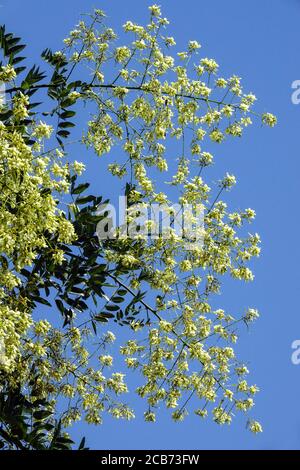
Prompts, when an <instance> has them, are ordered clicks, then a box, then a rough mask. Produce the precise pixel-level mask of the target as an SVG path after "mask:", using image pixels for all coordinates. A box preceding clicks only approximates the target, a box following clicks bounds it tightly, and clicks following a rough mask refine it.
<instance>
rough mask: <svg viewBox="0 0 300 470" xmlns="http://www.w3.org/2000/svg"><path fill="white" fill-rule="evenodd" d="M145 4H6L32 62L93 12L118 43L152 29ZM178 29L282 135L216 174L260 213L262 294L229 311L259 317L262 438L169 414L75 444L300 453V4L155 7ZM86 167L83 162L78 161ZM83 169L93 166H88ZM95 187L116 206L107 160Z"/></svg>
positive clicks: (104, 430) (259, 137) (257, 285)
mask: <svg viewBox="0 0 300 470" xmlns="http://www.w3.org/2000/svg"><path fill="white" fill-rule="evenodd" d="M151 3H152V2H146V1H141V0H126V1H107V0H103V1H96V0H95V1H90V0H72V1H66V0H52V1H51V2H48V1H47V2H46V1H42V0H27V1H26V2H25V1H24V0H1V1H0V16H1V23H5V24H6V25H7V28H8V29H9V30H10V31H14V32H15V33H16V34H18V35H20V36H21V37H22V38H23V40H24V41H25V42H26V43H27V44H28V45H29V46H28V49H27V57H30V59H32V62H39V54H40V52H41V51H42V50H43V49H45V48H46V47H50V48H52V49H53V50H56V49H59V48H60V47H61V41H62V39H63V38H64V37H66V36H67V34H68V32H69V31H70V30H71V29H72V28H73V26H74V24H75V23H76V22H77V20H78V19H79V15H80V13H83V12H88V11H90V10H92V9H93V8H94V7H96V8H102V9H104V10H105V11H106V12H107V14H108V16H109V21H110V23H111V25H112V27H114V28H115V29H116V30H117V31H118V30H120V27H121V25H122V24H123V23H124V22H125V21H126V20H128V19H131V20H133V21H137V22H145V21H146V20H147V17H148V16H147V7H148V6H149V5H150V4H151ZM158 3H159V4H160V5H161V6H162V8H163V11H164V14H165V16H167V17H168V18H169V20H170V21H171V25H170V34H171V35H173V36H174V37H175V38H176V41H177V44H178V45H179V48H181V49H182V50H184V47H185V45H186V43H187V41H188V40H190V39H195V40H198V41H199V42H200V43H201V44H202V47H203V48H202V51H201V52H202V53H203V54H204V55H205V56H207V57H213V58H215V59H216V60H217V62H218V63H219V64H220V68H221V70H222V73H223V75H224V76H229V75H230V74H233V73H235V74H237V75H239V76H241V77H243V83H244V86H245V89H246V90H249V91H253V92H254V93H255V94H256V95H257V96H258V98H259V101H258V103H257V109H258V110H260V111H261V112H265V111H270V112H273V113H275V114H276V115H277V117H278V126H277V127H276V128H275V130H270V129H267V128H261V126H260V124H259V123H258V124H257V125H254V126H253V127H252V129H250V130H249V131H248V132H246V134H245V136H244V138H243V139H241V140H239V139H238V140H235V141H233V142H230V143H228V144H226V145H224V146H221V147H220V150H218V152H219V157H218V162H217V170H218V172H219V174H220V175H222V174H223V173H224V171H228V172H230V173H234V174H235V175H236V177H237V180H238V185H237V187H236V188H235V190H234V192H232V193H231V195H230V201H231V203H232V204H236V206H237V207H253V208H254V209H255V210H256V212H257V219H256V222H255V226H254V229H255V231H257V232H258V233H260V235H261V238H262V242H263V252H262V256H261V258H260V259H259V261H258V262H256V263H255V267H254V271H255V275H256V278H255V282H254V283H253V284H252V285H249V284H247V285H246V286H242V285H236V283H235V284H234V285H233V284H230V285H228V286H226V289H224V290H223V295H222V297H221V299H220V304H222V306H224V307H225V308H226V309H228V310H229V311H232V312H234V311H235V309H240V308H243V307H245V306H248V305H255V306H257V307H258V309H259V310H260V312H261V318H260V320H259V321H258V322H257V323H256V325H255V327H254V328H253V329H252V330H251V332H250V333H247V332H246V331H244V332H243V334H242V335H241V339H240V341H241V345H240V346H239V351H240V355H241V356H243V358H244V359H245V360H247V361H248V363H249V367H250V369H251V371H252V373H251V379H252V382H254V383H257V384H258V385H259V386H260V388H261V393H260V394H259V395H258V396H257V400H256V406H255V410H254V412H253V414H254V415H255V416H256V417H258V418H259V419H260V420H261V421H262V423H263V426H264V433H263V434H262V435H259V436H253V435H252V434H250V433H249V432H248V431H247V430H246V429H245V419H244V418H243V417H242V418H237V419H236V420H235V421H234V423H233V424H232V426H231V427H230V428H228V427H226V428H225V427H224V428H220V427H218V426H217V425H216V424H214V423H213V422H210V421H207V422H201V421H199V419H197V417H194V416H192V414H191V415H190V416H189V417H188V418H187V419H186V420H185V421H184V422H183V423H180V424H175V423H173V422H172V421H171V420H170V418H169V416H168V415H167V414H166V413H164V412H162V414H161V417H160V418H159V420H158V421H157V423H156V424H155V425H151V424H147V423H144V422H143V419H142V409H143V407H142V406H141V405H140V404H138V405H137V409H138V411H139V410H140V415H141V416H139V417H137V418H136V420H135V421H133V422H130V423H124V422H116V421H113V420H112V419H110V418H107V419H106V420H105V422H104V424H103V425H102V426H101V427H98V428H95V427H89V426H87V425H84V424H82V425H80V426H78V427H77V428H76V429H75V430H74V433H73V435H74V437H75V438H76V439H77V438H79V437H80V436H81V435H83V434H85V435H86V436H87V440H88V443H89V444H90V446H91V447H92V448H95V449H117V448H119V449H133V448H135V449H233V448H234V449H299V448H300V406H299V405H298V403H299V396H300V394H299V391H300V365H299V366H296V365H293V364H292V362H291V354H292V349H291V343H292V342H293V341H294V340H295V339H300V308H299V268H298V267H299V265H300V247H299V242H298V237H299V226H300V223H299V220H300V219H299V216H300V211H299V178H300V176H299V175H300V158H299V154H300V152H299V138H298V136H299V131H300V105H298V106H297V105H294V104H292V102H291V93H292V89H291V84H292V82H293V81H294V80H297V79H300V54H299V44H300V29H299V21H300V1H298V0H264V1H261V0H251V2H241V1H240V0H227V1H226V2H224V1H223V0H210V1H208V0H205V1H204V0H185V1H184V2H175V1H171V0H160V1H159V2H158ZM76 157H77V158H78V159H80V157H82V155H76ZM83 158H84V157H83ZM86 178H87V179H88V178H90V179H91V180H92V183H93V187H94V188H95V189H97V188H98V189H99V185H100V184H101V186H100V187H101V192H102V193H103V194H105V196H110V192H111V187H109V184H108V183H105V182H103V180H102V179H101V169H100V166H99V160H97V159H96V157H93V158H91V159H90V161H89V162H88V170H87V174H86Z"/></svg>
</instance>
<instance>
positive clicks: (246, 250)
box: [0, 5, 276, 449]
mask: <svg viewBox="0 0 300 470" xmlns="http://www.w3.org/2000/svg"><path fill="white" fill-rule="evenodd" d="M149 11H150V19H149V22H148V23H147V24H146V25H145V26H142V25H138V24H136V23H134V22H132V21H127V22H126V23H125V24H124V25H123V32H124V34H126V37H127V41H126V42H125V44H124V43H123V42H121V40H120V39H118V37H117V35H116V33H115V32H114V31H113V30H112V29H111V28H110V27H109V26H107V22H106V18H105V14H104V13H103V12H102V11H101V10H95V11H94V12H93V13H92V14H91V15H89V16H85V17H84V19H83V20H81V21H80V22H79V23H78V25H77V26H76V28H75V29H74V30H73V31H71V32H70V34H69V37H68V38H66V39H65V40H64V46H63V47H62V49H61V50H60V51H56V52H53V51H51V50H50V49H47V50H45V51H43V52H42V53H41V57H42V59H43V61H44V66H42V65H41V64H39V66H36V65H32V66H31V67H27V66H25V65H23V64H25V63H26V64H27V61H25V57H23V55H21V54H23V50H24V49H25V46H24V45H23V44H22V43H21V39H20V38H18V37H16V36H15V35H14V34H12V33H8V32H7V31H6V29H5V27H4V26H3V27H1V29H0V48H1V51H2V61H1V64H0V65H1V66H0V81H1V83H2V84H4V85H5V92H4V94H3V95H2V103H1V108H0V185H1V192H0V221H1V223H0V247H1V249H0V252H1V256H0V283H1V288H0V387H1V388H0V436H1V440H0V443H1V446H2V447H3V448H17V449H22V448H24V449H44V448H45V449H64V448H70V447H71V446H72V445H73V442H72V440H71V439H70V437H69V436H68V434H66V429H67V428H68V427H70V426H72V424H73V423H74V422H76V421H78V420H80V419H84V420H86V421H87V422H88V423H92V424H101V423H102V420H103V419H104V416H105V414H106V413H110V414H111V415H112V416H114V417H115V418H118V419H119V418H123V419H132V418H134V416H135V415H134V413H135V411H134V409H132V407H131V406H129V405H128V404H127V401H126V400H127V399H126V393H127V392H128V391H129V389H128V383H127V381H126V370H127V369H129V370H130V371H131V372H130V373H132V372H134V373H135V374H136V376H137V377H138V380H139V386H138V388H137V390H136V391H134V390H130V393H137V394H138V395H139V396H140V397H142V398H144V400H145V412H144V417H145V420H146V421H150V422H154V421H155V420H156V415H157V413H159V409H160V407H162V406H166V407H167V408H169V409H170V411H171V416H172V418H173V419H174V420H175V421H181V420H183V419H184V418H185V416H186V415H187V414H188V412H192V413H196V415H198V416H199V419H200V418H204V417H206V416H207V415H210V416H211V417H212V418H213V420H214V421H215V422H216V423H218V424H230V423H231V421H232V418H233V416H234V414H235V413H236V412H237V411H240V412H244V413H246V415H247V422H248V427H249V429H250V430H251V431H252V432H254V433H257V432H261V431H262V427H261V424H260V423H259V422H258V421H256V420H255V419H254V418H253V417H252V411H251V409H252V407H253V405H254V395H255V394H256V392H257V391H258V387H257V386H256V385H254V384H251V383H248V380H247V378H246V376H247V374H248V372H249V371H248V368H247V366H246V365H245V363H244V362H243V361H242V360H241V359H240V358H239V357H237V356H236V353H235V348H234V344H235V343H236V342H237V340H238V335H239V333H238V332H239V330H240V328H239V327H242V326H243V325H245V326H246V327H249V326H250V324H251V323H252V322H253V321H254V320H256V319H257V317H258V316H259V314H258V311H257V310H256V309H255V308H254V307H249V306H248V305H247V304H246V305H245V308H244V311H242V312H238V313H236V314H234V315H233V314H232V313H228V312H225V311H224V309H222V308H221V307H222V306H220V305H218V306H216V305H217V304H218V303H219V298H218V299H217V300H216V294H220V293H221V284H222V279H224V278H226V277H228V276H231V277H232V278H234V279H236V280H237V281H252V280H253V278H254V276H253V273H252V270H251V269H250V267H249V262H250V260H251V259H252V258H253V257H257V256H259V253H260V247H259V244H260V238H259V235H258V234H257V233H255V232H254V233H248V231H247V230H248V224H249V223H250V222H252V221H253V219H254V218H255V211H254V210H253V209H250V208H246V209H243V210H234V209H233V210H232V209H230V208H228V205H227V203H225V202H224V201H223V200H222V196H223V194H224V193H225V192H226V191H229V190H230V189H231V188H232V187H233V186H234V185H235V183H236V179H235V177H234V175H231V174H228V173H226V174H225V175H220V179H219V181H218V182H217V183H212V184H211V182H210V180H209V167H210V166H211V165H213V164H214V163H215V164H216V165H217V159H215V158H214V156H213V149H214V146H215V147H217V148H218V149H219V147H218V146H219V145H221V144H222V143H223V142H224V141H225V140H226V139H227V138H236V137H239V138H240V137H242V134H243V132H244V129H245V128H246V127H248V126H249V125H251V124H252V119H254V120H258V121H259V122H261V123H262V124H265V125H268V126H270V127H273V126H274V125H275V124H276V118H275V116H273V115H272V114H270V113H263V114H259V113H257V112H255V111H254V110H253V106H254V104H255V101H256V97H255V95H254V94H253V93H245V92H244V90H243V88H242V84H241V79H240V78H239V77H238V76H236V75H233V76H231V77H229V78H223V76H222V75H220V73H219V66H218V64H217V62H216V61H215V60H214V59H211V58H206V57H203V58H201V57H200V55H199V53H200V49H201V46H200V44H199V43H198V42H197V41H195V40H191V41H189V42H188V44H187V47H186V50H185V51H183V52H177V53H176V52H175V53H174V52H173V50H174V48H176V42H175V40H174V38H173V37H171V36H168V20H167V19H166V18H164V17H163V15H162V13H161V11H160V8H159V7H158V6H157V5H153V6H151V7H150V8H149ZM124 34H123V36H124ZM123 36H122V37H123ZM4 95H5V99H4ZM83 123H84V124H83ZM79 145H81V147H79V148H80V153H81V154H82V153H83V152H87V154H88V158H93V156H90V154H91V153H94V154H96V155H97V156H99V157H101V159H103V161H105V160H107V161H108V165H107V170H103V167H102V174H101V173H99V180H100V179H101V178H104V177H105V176H104V175H105V171H108V172H110V173H111V174H112V175H113V176H115V177H116V183H115V185H116V186H115V188H116V191H119V194H120V195H124V196H126V199H127V203H128V221H129V222H132V223H133V222H134V220H135V218H136V216H138V215H140V211H141V210H142V208H145V210H147V208H149V207H152V206H153V205H158V207H163V208H164V211H166V213H167V214H168V215H169V217H170V220H173V221H174V217H175V214H174V209H173V207H174V206H173V205H172V200H174V198H175V197H176V199H177V202H178V204H179V206H180V207H184V206H185V205H189V207H191V208H192V209H193V210H194V212H193V213H191V214H190V219H191V220H190V222H191V223H192V224H196V222H197V220H196V219H197V217H198V216H197V215H195V214H197V208H199V207H201V210H202V212H203V214H204V215H203V222H204V223H203V227H202V228H201V230H202V231H201V236H202V243H201V244H199V245H197V244H195V246H193V247H192V249H191V246H190V245H191V244H190V243H187V241H189V242H191V240H190V239H189V238H190V235H191V234H185V235H186V236H182V234H181V235H178V233H177V232H176V230H175V229H174V226H173V225H172V224H171V225H170V226H169V227H167V228H166V227H165V230H164V231H162V232H161V231H159V224H155V222H153V220H149V221H148V222H147V223H146V232H147V235H150V236H147V237H145V236H143V235H142V233H140V234H137V235H136V236H134V237H133V236H122V233H121V228H118V229H117V230H116V232H115V236H114V237H107V238H106V239H100V238H99V237H98V236H97V226H98V224H99V223H104V224H106V218H107V215H108V214H107V211H106V212H105V207H108V206H107V205H108V203H109V201H108V199H107V195H105V194H96V195H94V194H90V191H89V183H87V182H85V181H84V180H83V176H82V174H83V173H84V169H85V165H84V164H83V163H82V162H79V161H76V160H75V159H74V154H75V155H77V154H78V146H79ZM91 151H92V152H91ZM218 151H219V150H218ZM94 158H96V156H94ZM224 158H225V157H224ZM86 160H87V159H86V158H85V161H86ZM160 174H162V176H159V175H160ZM206 175H207V176H206ZM208 183H209V184H208ZM137 204H138V207H139V209H138V210H136V207H137V206H136V205H137ZM100 205H101V206H102V207H104V209H103V210H102V212H100V213H99V206H100ZM234 205H235V206H236V205H237V204H236V203H235V204H234ZM130 208H132V209H131V210H130ZM193 214H194V215H193ZM195 230H196V229H195ZM195 230H194V232H193V236H195V235H196V232H195ZM151 234H152V235H155V236H151ZM129 235H130V234H129ZM183 235H184V234H183ZM187 239H189V240H187ZM192 241H193V240H192ZM47 307H48V308H47ZM120 326H122V327H123V328H124V329H126V338H127V339H126V341H125V343H124V344H121V345H119V344H118V341H116V336H117V334H118V331H119V327H120ZM117 354H120V355H121V356H122V357H123V358H124V361H123V362H124V366H123V367H122V368H121V370H118V369H115V366H114V357H115V355H117ZM80 448H85V442H84V440H83V441H82V442H81V443H80Z"/></svg>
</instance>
